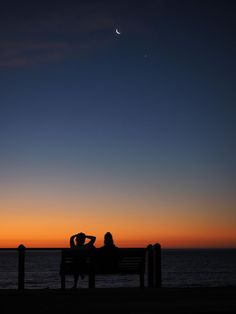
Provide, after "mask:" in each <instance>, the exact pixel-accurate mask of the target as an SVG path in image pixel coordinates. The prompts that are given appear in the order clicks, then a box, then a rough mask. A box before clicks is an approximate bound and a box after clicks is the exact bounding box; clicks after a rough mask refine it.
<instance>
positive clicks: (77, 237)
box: [70, 232, 96, 289]
mask: <svg viewBox="0 0 236 314" xmlns="http://www.w3.org/2000/svg"><path fill="white" fill-rule="evenodd" d="M86 239H89V240H90V241H89V242H87V243H85V242H86ZM95 241H96V237H94V236H89V235H86V234H84V233H83V232H80V233H77V234H74V235H72V236H71V237H70V247H71V249H72V250H74V254H73V263H74V286H73V288H74V289H75V288H76V287H77V283H78V279H79V276H80V277H81V279H83V278H84V269H85V263H86V260H87V259H88V258H89V257H91V256H92V254H93V251H94V249H95V246H94V243H95Z"/></svg>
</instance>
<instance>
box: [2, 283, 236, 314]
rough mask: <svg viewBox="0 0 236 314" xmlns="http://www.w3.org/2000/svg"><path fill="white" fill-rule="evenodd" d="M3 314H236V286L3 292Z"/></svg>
mask: <svg viewBox="0 0 236 314" xmlns="http://www.w3.org/2000/svg"><path fill="white" fill-rule="evenodd" d="M0 304H1V313H4V314H7V313H16V312H18V311H20V312H21V313H97V312H99V313H130V314H131V313H140V314H141V313H181V314H183V313H236V287H232V288H231V287H229V288H161V289H148V288H145V289H139V288H137V289H136V288H123V289H121V288H119V289H116V288H111V289H78V290H75V291H73V290H65V291H62V290H51V289H45V290H36V289H35V290H24V291H17V290H1V291H0Z"/></svg>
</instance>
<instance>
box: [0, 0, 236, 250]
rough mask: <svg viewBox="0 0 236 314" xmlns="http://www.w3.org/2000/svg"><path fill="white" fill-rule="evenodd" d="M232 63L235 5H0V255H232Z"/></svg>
mask: <svg viewBox="0 0 236 314" xmlns="http://www.w3.org/2000/svg"><path fill="white" fill-rule="evenodd" d="M116 29H117V30H118V31H119V33H120V34H117V33H116ZM235 55H236V45H235V2H234V1H233V0H232V1H230V0H224V1H218V0H204V1H201V0H198V1H195V0H188V1H187V0H178V1H175V0H156V1H154V0H145V1H144V0H140V1H131V0H127V1H120V2H118V1H112V0H110V1H102V0H101V1H93V0H91V1H60V0H57V1H37V0H35V1H25V0H21V1H13V0H12V1H11V0H8V1H1V3H0V82H1V84H0V213H1V220H0V247H17V246H18V245H19V244H21V243H23V244H24V245H25V246H26V247H67V246H69V238H70V236H71V235H72V234H75V233H78V232H80V231H82V232H85V233H86V234H88V235H95V236H96V237H97V240H96V243H95V244H96V245H97V246H100V245H101V244H102V242H103V235H104V234H105V232H107V231H110V232H111V233H112V234H113V237H114V240H115V242H116V244H117V245H118V246H146V245H148V244H150V243H152V244H154V243H157V242H158V243H160V244H161V245H162V247H164V248H189V247H193V248H197V247H204V248H205V247H223V248H227V247H236V206H235V205H236V193H235V186H236V144H235V135H236V123H235V122H236V121H235V120H236V109H235V101H236V94H235V91H236V88H235V73H236V68H235Z"/></svg>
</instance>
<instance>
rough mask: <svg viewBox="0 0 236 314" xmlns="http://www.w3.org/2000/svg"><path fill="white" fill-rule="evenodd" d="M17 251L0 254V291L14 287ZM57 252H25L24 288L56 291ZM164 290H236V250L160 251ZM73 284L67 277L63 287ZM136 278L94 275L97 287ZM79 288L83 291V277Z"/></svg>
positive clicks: (132, 281)
mask: <svg viewBox="0 0 236 314" xmlns="http://www.w3.org/2000/svg"><path fill="white" fill-rule="evenodd" d="M17 263H18V260H17V252H16V251H0V289H15V288H17ZM59 265H60V251H27V252H26V265H25V268H26V284H25V287H26V288H27V289H44V288H45V289H46V288H51V289H58V288H60V276H59ZM162 276H163V286H164V287H219V286H221V287H222V286H227V287H228V286H234V287H236V249H228V250H196V249H195V250H167V249H166V250H165V249H163V250H162ZM72 285H73V278H72V277H70V276H68V277H67V279H66V286H67V287H68V288H69V287H71V286H72ZM138 285H139V277H138V276H136V275H129V276H119V275H115V276H110V275H109V276H97V277H96V286H97V287H136V286H138ZM78 286H79V287H81V288H87V287H88V281H87V278H85V279H84V280H83V281H80V282H79V285H78Z"/></svg>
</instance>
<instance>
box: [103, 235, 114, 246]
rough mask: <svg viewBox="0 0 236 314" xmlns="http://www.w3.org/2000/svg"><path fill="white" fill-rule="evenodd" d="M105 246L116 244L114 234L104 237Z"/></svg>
mask: <svg viewBox="0 0 236 314" xmlns="http://www.w3.org/2000/svg"><path fill="white" fill-rule="evenodd" d="M104 244H105V245H113V244H114V241H113V237H112V234H111V233H110V232H107V233H106V234H105V235H104Z"/></svg>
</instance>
